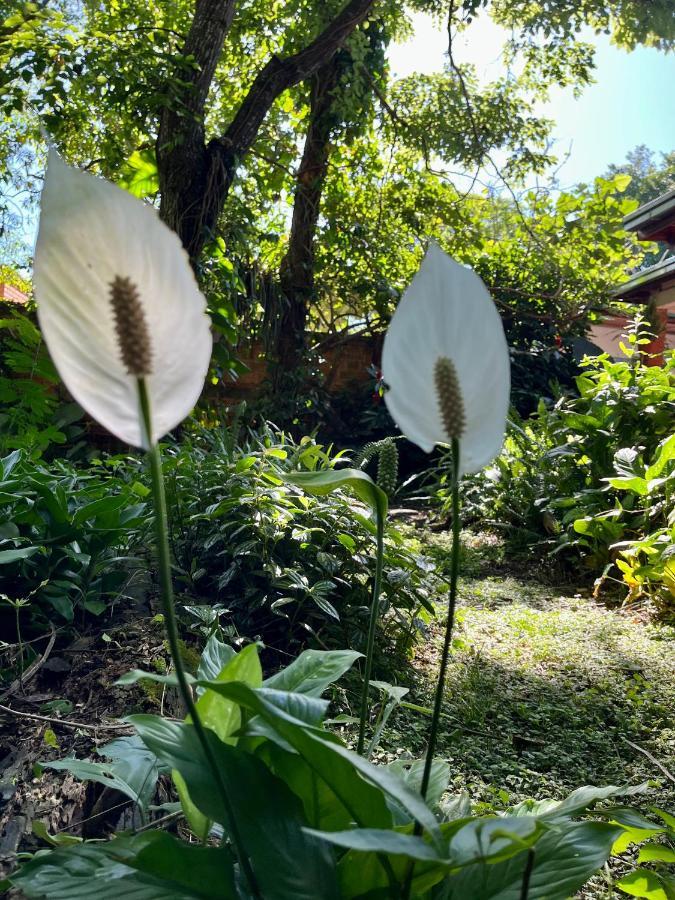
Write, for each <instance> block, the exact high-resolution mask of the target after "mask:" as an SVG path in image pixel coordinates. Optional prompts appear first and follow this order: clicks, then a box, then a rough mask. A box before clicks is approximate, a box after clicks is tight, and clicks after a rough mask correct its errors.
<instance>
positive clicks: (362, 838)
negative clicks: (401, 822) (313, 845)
mask: <svg viewBox="0 0 675 900" xmlns="http://www.w3.org/2000/svg"><path fill="white" fill-rule="evenodd" d="M305 831H306V832H307V834H312V835H314V837H316V838H320V839H322V840H324V841H328V843H330V844H334V845H335V846H336V847H346V848H347V849H350V850H359V851H362V852H364V853H386V854H391V855H395V856H405V857H407V858H408V859H417V860H422V861H425V862H436V863H441V862H442V863H446V864H448V863H449V860H448V859H447V857H444V856H443V855H442V854H440V853H439V851H438V850H437V849H436V848H435V847H433V846H432V845H431V844H428V843H427V842H426V841H425V840H424V839H423V838H421V837H417V836H416V835H414V834H403V833H401V832H400V831H393V830H392V829H390V828H387V829H385V828H351V829H349V830H348V831H330V832H326V831H317V830H315V829H312V828H306V829H305Z"/></svg>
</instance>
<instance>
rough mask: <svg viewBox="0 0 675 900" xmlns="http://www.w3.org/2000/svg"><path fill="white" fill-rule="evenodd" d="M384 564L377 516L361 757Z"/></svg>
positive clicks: (359, 746)
mask: <svg viewBox="0 0 675 900" xmlns="http://www.w3.org/2000/svg"><path fill="white" fill-rule="evenodd" d="M383 562H384V516H382V515H380V513H379V512H378V514H377V558H376V562H375V580H374V581H373V600H372V604H371V607H370V622H369V623H368V641H367V644H366V670H365V673H364V675H363V693H362V695H361V715H360V718H359V741H358V744H357V748H356V749H357V751H358V752H359V753H360V754H361V755H363V748H364V745H365V741H366V719H367V718H368V692H369V690H370V677H371V675H372V671H373V650H374V648H375V630H376V627H377V614H378V612H379V610H380V590H381V588H382V565H383Z"/></svg>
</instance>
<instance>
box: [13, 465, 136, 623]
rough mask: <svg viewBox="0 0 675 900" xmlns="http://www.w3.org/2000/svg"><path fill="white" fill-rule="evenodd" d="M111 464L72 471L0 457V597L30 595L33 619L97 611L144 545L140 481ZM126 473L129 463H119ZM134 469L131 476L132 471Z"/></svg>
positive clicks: (123, 579)
mask: <svg viewBox="0 0 675 900" xmlns="http://www.w3.org/2000/svg"><path fill="white" fill-rule="evenodd" d="M116 466H117V463H116V462H115V460H112V461H110V462H109V463H108V464H107V465H103V464H102V465H100V466H90V467H89V468H88V469H86V470H78V469H76V468H74V467H73V466H71V465H68V464H66V463H65V462H63V461H56V462H53V463H51V464H50V465H49V466H47V465H45V464H43V463H41V462H35V461H33V460H31V459H30V457H29V456H28V455H27V454H26V453H25V452H24V451H21V450H15V451H14V452H13V453H11V454H9V455H8V456H6V457H5V458H4V459H0V594H2V595H5V597H6V598H9V600H5V602H6V603H7V602H9V601H13V602H16V601H18V600H20V599H21V598H26V597H28V596H29V595H31V594H32V596H31V602H30V612H31V614H32V616H31V617H32V618H33V619H34V620H36V621H38V622H39V621H41V620H42V621H44V620H45V619H46V620H52V619H55V620H56V621H58V622H61V623H63V621H64V620H65V621H67V622H70V621H72V620H73V618H74V615H75V612H76V610H78V609H79V610H82V611H83V612H87V613H93V614H95V615H98V614H100V613H102V612H103V611H104V610H105V609H106V607H107V606H108V604H109V603H110V602H111V601H112V600H114V599H115V598H116V597H118V596H119V595H120V593H121V592H122V591H123V588H124V585H125V583H126V582H127V581H128V579H129V578H130V577H131V575H132V572H133V569H134V567H135V565H136V560H135V558H134V555H135V554H136V553H137V552H138V551H139V548H140V547H142V546H143V544H144V542H145V537H146V534H147V528H148V525H149V515H148V512H147V509H146V504H145V502H144V500H143V498H144V497H145V496H146V495H147V494H148V489H147V488H146V487H145V486H144V485H143V484H141V483H140V482H135V481H133V480H127V479H123V478H120V477H118V476H117V475H115V474H114V469H115V467H116ZM123 468H124V469H125V470H126V473H127V475H128V474H132V472H130V471H129V464H128V463H126V462H124V463H123ZM132 471H133V470H132Z"/></svg>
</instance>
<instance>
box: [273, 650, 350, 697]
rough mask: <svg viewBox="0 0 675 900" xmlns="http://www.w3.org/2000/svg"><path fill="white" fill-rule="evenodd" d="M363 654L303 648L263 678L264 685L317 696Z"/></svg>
mask: <svg viewBox="0 0 675 900" xmlns="http://www.w3.org/2000/svg"><path fill="white" fill-rule="evenodd" d="M360 656H363V654H362V653H357V652H356V650H304V651H303V652H302V653H301V654H300V656H298V657H297V658H296V659H294V660H293V662H292V663H291V664H290V665H289V666H286V668H285V669H282V670H281V671H280V672H277V673H276V675H272V676H271V678H267V679H266V680H265V682H264V685H265V687H266V688H274V689H275V690H277V691H293V692H294V693H296V694H308V695H309V696H310V697H320V696H321V695H322V694H323V692H324V691H325V690H326V688H327V687H328V686H329V685H331V684H333V682H334V681H337V680H338V679H339V678H341V677H342V676H343V675H344V674H345V672H347V671H348V670H349V669H350V668H351V667H352V666H353V665H354V662H355V661H356V660H357V659H358V658H359V657H360Z"/></svg>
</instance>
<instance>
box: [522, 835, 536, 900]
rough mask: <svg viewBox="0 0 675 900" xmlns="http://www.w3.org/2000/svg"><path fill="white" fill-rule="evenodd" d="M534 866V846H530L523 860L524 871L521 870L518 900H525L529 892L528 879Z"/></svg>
mask: <svg viewBox="0 0 675 900" xmlns="http://www.w3.org/2000/svg"><path fill="white" fill-rule="evenodd" d="M533 868H534V847H530V849H529V850H528V851H527V860H526V862H525V871H524V872H523V881H522V884H521V885H520V900H527V898H528V897H529V894H530V879H531V878H532V869H533Z"/></svg>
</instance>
